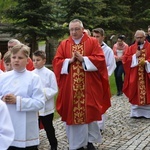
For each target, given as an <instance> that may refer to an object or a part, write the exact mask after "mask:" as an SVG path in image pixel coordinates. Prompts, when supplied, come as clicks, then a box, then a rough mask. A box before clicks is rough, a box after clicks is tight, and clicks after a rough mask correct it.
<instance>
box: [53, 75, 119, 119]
mask: <svg viewBox="0 0 150 150" xmlns="http://www.w3.org/2000/svg"><path fill="white" fill-rule="evenodd" d="M109 82H110V89H111V94H112V96H113V95H115V94H116V93H117V89H116V83H115V77H114V74H112V75H111V76H110V78H109ZM57 118H59V114H58V113H57V112H55V115H54V119H57Z"/></svg>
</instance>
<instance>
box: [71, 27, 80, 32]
mask: <svg viewBox="0 0 150 150" xmlns="http://www.w3.org/2000/svg"><path fill="white" fill-rule="evenodd" d="M80 29H81V28H74V29H73V28H71V29H69V31H70V32H73V31H74V32H77V31H79V30H80Z"/></svg>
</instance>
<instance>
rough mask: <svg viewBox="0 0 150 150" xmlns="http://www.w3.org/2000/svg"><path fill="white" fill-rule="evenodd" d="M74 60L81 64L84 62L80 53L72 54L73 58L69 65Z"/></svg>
mask: <svg viewBox="0 0 150 150" xmlns="http://www.w3.org/2000/svg"><path fill="white" fill-rule="evenodd" d="M76 60H79V61H80V62H83V60H84V59H83V56H82V55H81V54H80V53H78V52H77V51H75V52H73V56H72V58H71V59H70V61H69V63H70V64H71V63H73V62H74V61H76Z"/></svg>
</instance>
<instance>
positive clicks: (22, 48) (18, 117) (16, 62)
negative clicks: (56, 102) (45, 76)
mask: <svg viewBox="0 0 150 150" xmlns="http://www.w3.org/2000/svg"><path fill="white" fill-rule="evenodd" d="M29 50H30V49H29V47H28V46H26V45H23V44H18V45H16V46H14V47H13V48H12V50H11V64H12V68H13V70H11V71H8V72H6V73H3V74H1V75H0V87H1V88H0V98H1V99H2V100H3V101H4V102H6V104H7V107H8V110H9V113H10V116H11V120H12V123H13V127H14V131H15V137H14V140H13V142H12V144H11V146H10V147H9V148H8V150H20V148H21V149H24V150H30V149H31V150H37V149H38V148H37V145H39V127H38V111H39V110H40V109H42V108H43V107H44V96H43V93H42V90H41V86H42V84H41V80H40V77H39V76H38V75H36V74H35V73H33V72H30V71H28V70H26V65H27V63H28V59H29Z"/></svg>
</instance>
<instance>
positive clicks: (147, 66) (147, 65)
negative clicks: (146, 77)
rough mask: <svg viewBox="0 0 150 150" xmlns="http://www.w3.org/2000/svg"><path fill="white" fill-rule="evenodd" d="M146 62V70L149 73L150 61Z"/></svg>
mask: <svg viewBox="0 0 150 150" xmlns="http://www.w3.org/2000/svg"><path fill="white" fill-rule="evenodd" d="M145 63H146V64H145V70H146V72H147V73H150V63H149V62H148V61H147V60H146V61H145Z"/></svg>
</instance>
